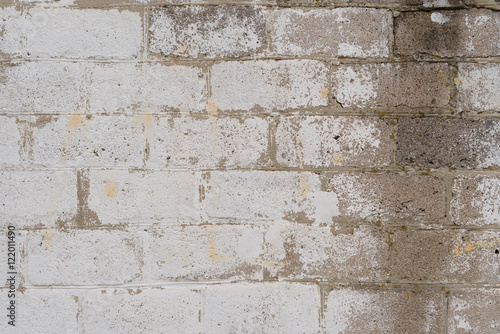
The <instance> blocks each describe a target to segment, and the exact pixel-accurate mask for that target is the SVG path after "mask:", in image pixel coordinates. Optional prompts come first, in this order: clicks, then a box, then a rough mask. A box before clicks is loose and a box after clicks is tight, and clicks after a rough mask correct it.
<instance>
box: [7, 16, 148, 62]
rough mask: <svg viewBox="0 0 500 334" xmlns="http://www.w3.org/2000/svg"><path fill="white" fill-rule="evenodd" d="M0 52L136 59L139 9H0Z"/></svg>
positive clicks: (139, 41) (139, 46)
mask: <svg viewBox="0 0 500 334" xmlns="http://www.w3.org/2000/svg"><path fill="white" fill-rule="evenodd" d="M0 22H1V23H0V32H1V33H0V35H1V36H2V38H1V39H0V54H1V53H3V54H7V55H10V56H13V57H16V58H17V57H22V58H72V59H78V58H106V59H109V58H118V59H136V58H138V57H139V55H140V53H141V51H142V47H143V45H142V43H143V38H142V18H141V14H140V13H139V12H133V11H129V10H117V9H108V10H102V9H69V8H41V7H35V8H30V9H29V10H26V11H23V10H17V9H14V8H12V7H8V8H4V9H1V10H0Z"/></svg>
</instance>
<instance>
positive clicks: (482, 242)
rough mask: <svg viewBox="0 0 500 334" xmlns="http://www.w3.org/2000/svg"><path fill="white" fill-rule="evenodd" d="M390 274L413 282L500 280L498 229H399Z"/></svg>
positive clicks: (395, 277)
mask: <svg viewBox="0 0 500 334" xmlns="http://www.w3.org/2000/svg"><path fill="white" fill-rule="evenodd" d="M391 240H392V242H393V247H392V250H393V252H392V256H393V266H392V270H391V277H392V278H393V279H397V280H404V281H410V282H415V281H418V282H440V283H486V282H488V283H492V282H497V283H498V282H500V261H499V255H498V253H496V250H497V249H498V248H499V247H500V233H499V232H498V231H466V230H442V231H436V230H428V231H420V230H417V231H398V232H397V233H395V234H394V235H393V236H391Z"/></svg>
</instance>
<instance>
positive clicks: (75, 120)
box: [66, 114, 85, 131]
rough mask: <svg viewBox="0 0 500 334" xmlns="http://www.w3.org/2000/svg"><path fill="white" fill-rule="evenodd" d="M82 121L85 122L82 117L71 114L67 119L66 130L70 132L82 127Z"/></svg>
mask: <svg viewBox="0 0 500 334" xmlns="http://www.w3.org/2000/svg"><path fill="white" fill-rule="evenodd" d="M84 121H85V117H84V115H79V114H72V115H70V116H69V117H68V121H67V123H66V127H67V128H68V130H70V131H71V130H74V129H76V128H77V127H79V126H80V125H82V124H83V123H84Z"/></svg>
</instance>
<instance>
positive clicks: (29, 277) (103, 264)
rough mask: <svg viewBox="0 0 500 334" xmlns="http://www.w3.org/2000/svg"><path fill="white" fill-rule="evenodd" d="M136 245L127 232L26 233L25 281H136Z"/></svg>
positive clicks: (137, 260)
mask: <svg viewBox="0 0 500 334" xmlns="http://www.w3.org/2000/svg"><path fill="white" fill-rule="evenodd" d="M139 246H140V243H139V242H138V241H137V239H136V238H134V236H133V235H131V234H130V233H128V232H127V231H78V232H76V231H72V232H62V231H57V230H56V231H55V230H53V229H46V230H42V231H37V232H32V233H29V234H27V235H26V238H25V240H24V247H23V252H24V253H25V254H26V258H25V259H24V262H25V263H23V264H22V265H23V267H24V268H25V276H26V277H25V278H26V282H27V283H28V284H32V285H97V284H118V283H128V282H131V281H137V280H138V279H139V278H140V276H141V270H140V269H141V266H140V262H141V258H140V248H139ZM82 250H85V251H82ZM45 259H50V261H45Z"/></svg>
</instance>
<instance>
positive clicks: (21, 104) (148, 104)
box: [0, 62, 206, 114]
mask: <svg viewBox="0 0 500 334" xmlns="http://www.w3.org/2000/svg"><path fill="white" fill-rule="evenodd" d="M0 68H1V72H0V73H1V74H2V75H3V77H4V80H3V81H2V82H0V112H7V113H21V112H30V113H43V114H47V113H63V114H73V113H87V112H90V113H116V112H142V113H153V112H159V111H183V112H188V111H201V110H204V109H205V107H206V79H205V74H204V72H203V70H201V69H199V68H195V67H188V66H167V65H164V64H134V63H81V62H78V63H70V62H26V63H25V62H23V63H18V64H13V63H9V64H4V65H3V66H2V65H0ZM110 83H112V84H110Z"/></svg>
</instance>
